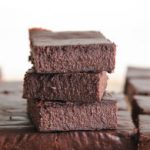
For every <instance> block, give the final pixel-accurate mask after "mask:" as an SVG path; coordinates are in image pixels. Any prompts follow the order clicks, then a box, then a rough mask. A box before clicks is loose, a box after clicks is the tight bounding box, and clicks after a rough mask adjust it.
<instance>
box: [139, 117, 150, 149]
mask: <svg viewBox="0 0 150 150" xmlns="http://www.w3.org/2000/svg"><path fill="white" fill-rule="evenodd" d="M138 149H139V150H149V149H150V115H139V144H138Z"/></svg>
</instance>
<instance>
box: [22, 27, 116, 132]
mask: <svg viewBox="0 0 150 150" xmlns="http://www.w3.org/2000/svg"><path fill="white" fill-rule="evenodd" d="M29 38H30V47H31V55H30V57H29V58H30V61H31V62H32V64H33V67H32V69H30V70H28V71H27V73H26V74H25V78H24V91H23V97H24V98H26V99H27V102H28V103H27V104H28V105H27V107H28V113H29V116H30V118H31V120H32V122H33V124H34V125H35V126H36V128H37V129H38V131H42V132H50V131H73V130H77V131H78V130H100V129H116V127H117V115H116V113H117V107H116V102H115V101H113V100H109V98H108V97H107V96H104V95H105V94H104V93H105V90H106V86H107V80H108V77H107V72H108V73H111V72H112V71H113V70H114V68H115V53H116V46H115V44H114V43H112V42H111V41H109V40H108V39H106V38H105V37H104V36H103V35H102V34H101V33H100V32H94V31H84V32H52V31H49V30H44V29H30V30H29Z"/></svg>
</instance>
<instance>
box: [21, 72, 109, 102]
mask: <svg viewBox="0 0 150 150" xmlns="http://www.w3.org/2000/svg"><path fill="white" fill-rule="evenodd" d="M107 79H108V77H107V74H106V72H102V73H75V74H39V73H35V71H33V70H30V71H28V72H27V73H26V75H25V78H24V90H23V97H24V98H27V99H41V100H51V101H83V102H94V101H100V100H101V98H102V96H103V94H104V92H105V89H106V86H107Z"/></svg>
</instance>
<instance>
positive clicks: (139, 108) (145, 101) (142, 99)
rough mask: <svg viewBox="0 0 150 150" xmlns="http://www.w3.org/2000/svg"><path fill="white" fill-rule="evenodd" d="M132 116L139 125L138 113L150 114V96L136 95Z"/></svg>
mask: <svg viewBox="0 0 150 150" xmlns="http://www.w3.org/2000/svg"><path fill="white" fill-rule="evenodd" d="M132 104H133V105H132V117H133V120H134V122H135V124H136V126H138V122H139V121H138V115H139V114H149V115H150V96H143V95H135V96H134V97H133V103H132Z"/></svg>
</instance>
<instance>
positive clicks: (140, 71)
mask: <svg viewBox="0 0 150 150" xmlns="http://www.w3.org/2000/svg"><path fill="white" fill-rule="evenodd" d="M132 78H150V68H141V67H128V69H127V74H126V81H125V86H124V93H125V94H128V91H127V88H128V82H129V79H132Z"/></svg>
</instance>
